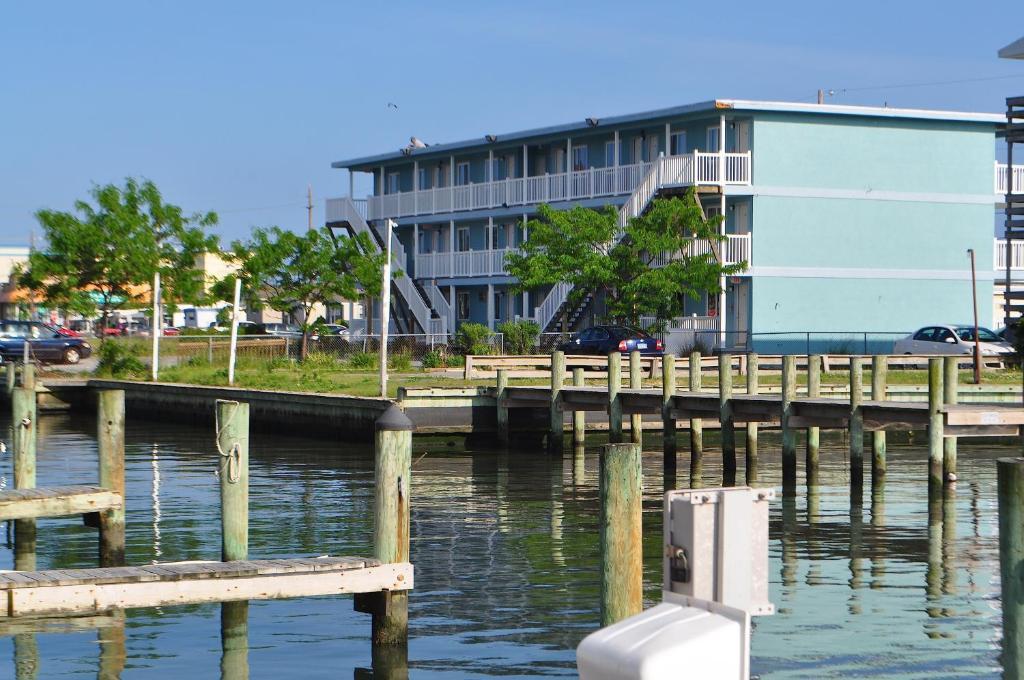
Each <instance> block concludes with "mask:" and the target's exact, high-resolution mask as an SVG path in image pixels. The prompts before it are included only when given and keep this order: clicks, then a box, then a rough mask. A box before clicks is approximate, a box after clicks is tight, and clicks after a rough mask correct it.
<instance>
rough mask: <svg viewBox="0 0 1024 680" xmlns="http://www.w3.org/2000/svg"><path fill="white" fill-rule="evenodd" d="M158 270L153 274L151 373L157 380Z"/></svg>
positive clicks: (158, 347) (158, 336)
mask: <svg viewBox="0 0 1024 680" xmlns="http://www.w3.org/2000/svg"><path fill="white" fill-rule="evenodd" d="M160 320H161V319H160V272H159V271H158V272H156V273H155V274H153V323H151V324H150V326H152V333H153V367H152V371H151V374H152V376H153V380H157V376H158V374H159V373H160Z"/></svg>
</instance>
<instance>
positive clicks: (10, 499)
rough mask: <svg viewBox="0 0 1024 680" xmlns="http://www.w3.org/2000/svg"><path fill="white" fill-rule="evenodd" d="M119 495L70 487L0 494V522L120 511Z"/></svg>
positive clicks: (90, 488) (87, 487)
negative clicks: (116, 509) (117, 509)
mask: <svg viewBox="0 0 1024 680" xmlns="http://www.w3.org/2000/svg"><path fill="white" fill-rule="evenodd" d="M123 504H124V501H123V499H122V498H121V495H120V494H119V493H116V492H114V491H111V490H110V489H104V488H103V487H100V486H86V485H70V486H53V487H47V488H40V489H6V490H4V491H0V520H11V519H31V518H34V517H64V516H67V515H82V514H86V513H90V512H100V511H102V510H111V509H114V508H120V507H121V506H122V505H123Z"/></svg>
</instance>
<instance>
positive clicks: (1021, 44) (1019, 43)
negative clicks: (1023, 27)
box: [999, 38, 1024, 59]
mask: <svg viewBox="0 0 1024 680" xmlns="http://www.w3.org/2000/svg"><path fill="white" fill-rule="evenodd" d="M999 56H1000V57H1001V58H1003V59H1024V38H1018V39H1017V40H1014V41H1013V42H1012V43H1010V44H1009V45H1007V46H1006V47H1004V48H1003V49H1001V50H999Z"/></svg>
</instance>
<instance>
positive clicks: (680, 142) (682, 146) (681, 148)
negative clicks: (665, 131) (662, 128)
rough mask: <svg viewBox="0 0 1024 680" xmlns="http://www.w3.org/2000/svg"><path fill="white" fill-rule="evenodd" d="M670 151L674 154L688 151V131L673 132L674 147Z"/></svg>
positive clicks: (678, 154)
mask: <svg viewBox="0 0 1024 680" xmlns="http://www.w3.org/2000/svg"><path fill="white" fill-rule="evenodd" d="M669 153H670V154H671V155H673V156H681V155H682V154H684V153H686V133H685V132H673V133H672V148H671V150H670V151H669Z"/></svg>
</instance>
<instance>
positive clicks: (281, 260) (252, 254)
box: [214, 227, 401, 359]
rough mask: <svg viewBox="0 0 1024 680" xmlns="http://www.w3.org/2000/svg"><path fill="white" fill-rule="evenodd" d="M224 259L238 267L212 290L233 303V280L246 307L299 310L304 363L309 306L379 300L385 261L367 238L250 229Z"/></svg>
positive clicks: (310, 321)
mask: <svg viewBox="0 0 1024 680" xmlns="http://www.w3.org/2000/svg"><path fill="white" fill-rule="evenodd" d="M228 257H229V258H230V259H231V260H233V261H234V262H236V263H238V265H239V269H238V271H237V272H236V274H233V275H231V276H228V277H227V278H225V279H224V280H223V281H219V282H218V283H217V284H216V285H215V286H214V292H215V293H216V294H217V296H218V297H220V298H222V299H226V300H230V299H232V296H233V295H234V293H233V292H232V291H233V288H234V281H235V278H236V276H237V277H240V278H241V280H242V289H243V292H244V296H245V299H246V300H247V303H248V305H249V307H251V308H253V309H259V308H260V307H262V306H264V305H266V306H267V307H270V308H271V309H274V310H277V311H279V312H289V313H294V312H301V317H302V324H301V327H302V350H301V352H302V354H301V356H302V358H303V359H305V358H306V354H307V352H308V347H309V332H310V330H311V329H312V327H313V326H314V319H313V318H312V311H313V308H314V307H315V306H316V305H318V304H321V305H326V304H328V303H330V302H333V301H335V300H337V299H344V300H354V299H356V298H357V297H358V296H359V295H360V294H362V295H367V296H370V297H377V296H379V295H380V293H381V268H382V267H383V266H384V262H385V259H386V256H385V255H384V254H383V253H381V252H380V251H379V249H378V248H376V247H374V244H373V243H372V241H371V240H370V237H369V236H368V235H367V234H356V235H355V236H352V237H347V238H341V239H337V240H335V239H334V238H333V237H332V235H331V233H330V231H329V230H328V229H326V228H324V229H311V230H309V231H306V232H304V233H302V234H297V233H295V232H293V231H288V230H286V229H281V228H280V227H271V228H269V229H262V228H260V229H255V230H253V234H252V238H251V239H250V240H248V241H235V242H234V243H233V244H232V245H231V252H230V253H229V254H228ZM395 275H396V276H400V275H401V272H395Z"/></svg>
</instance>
